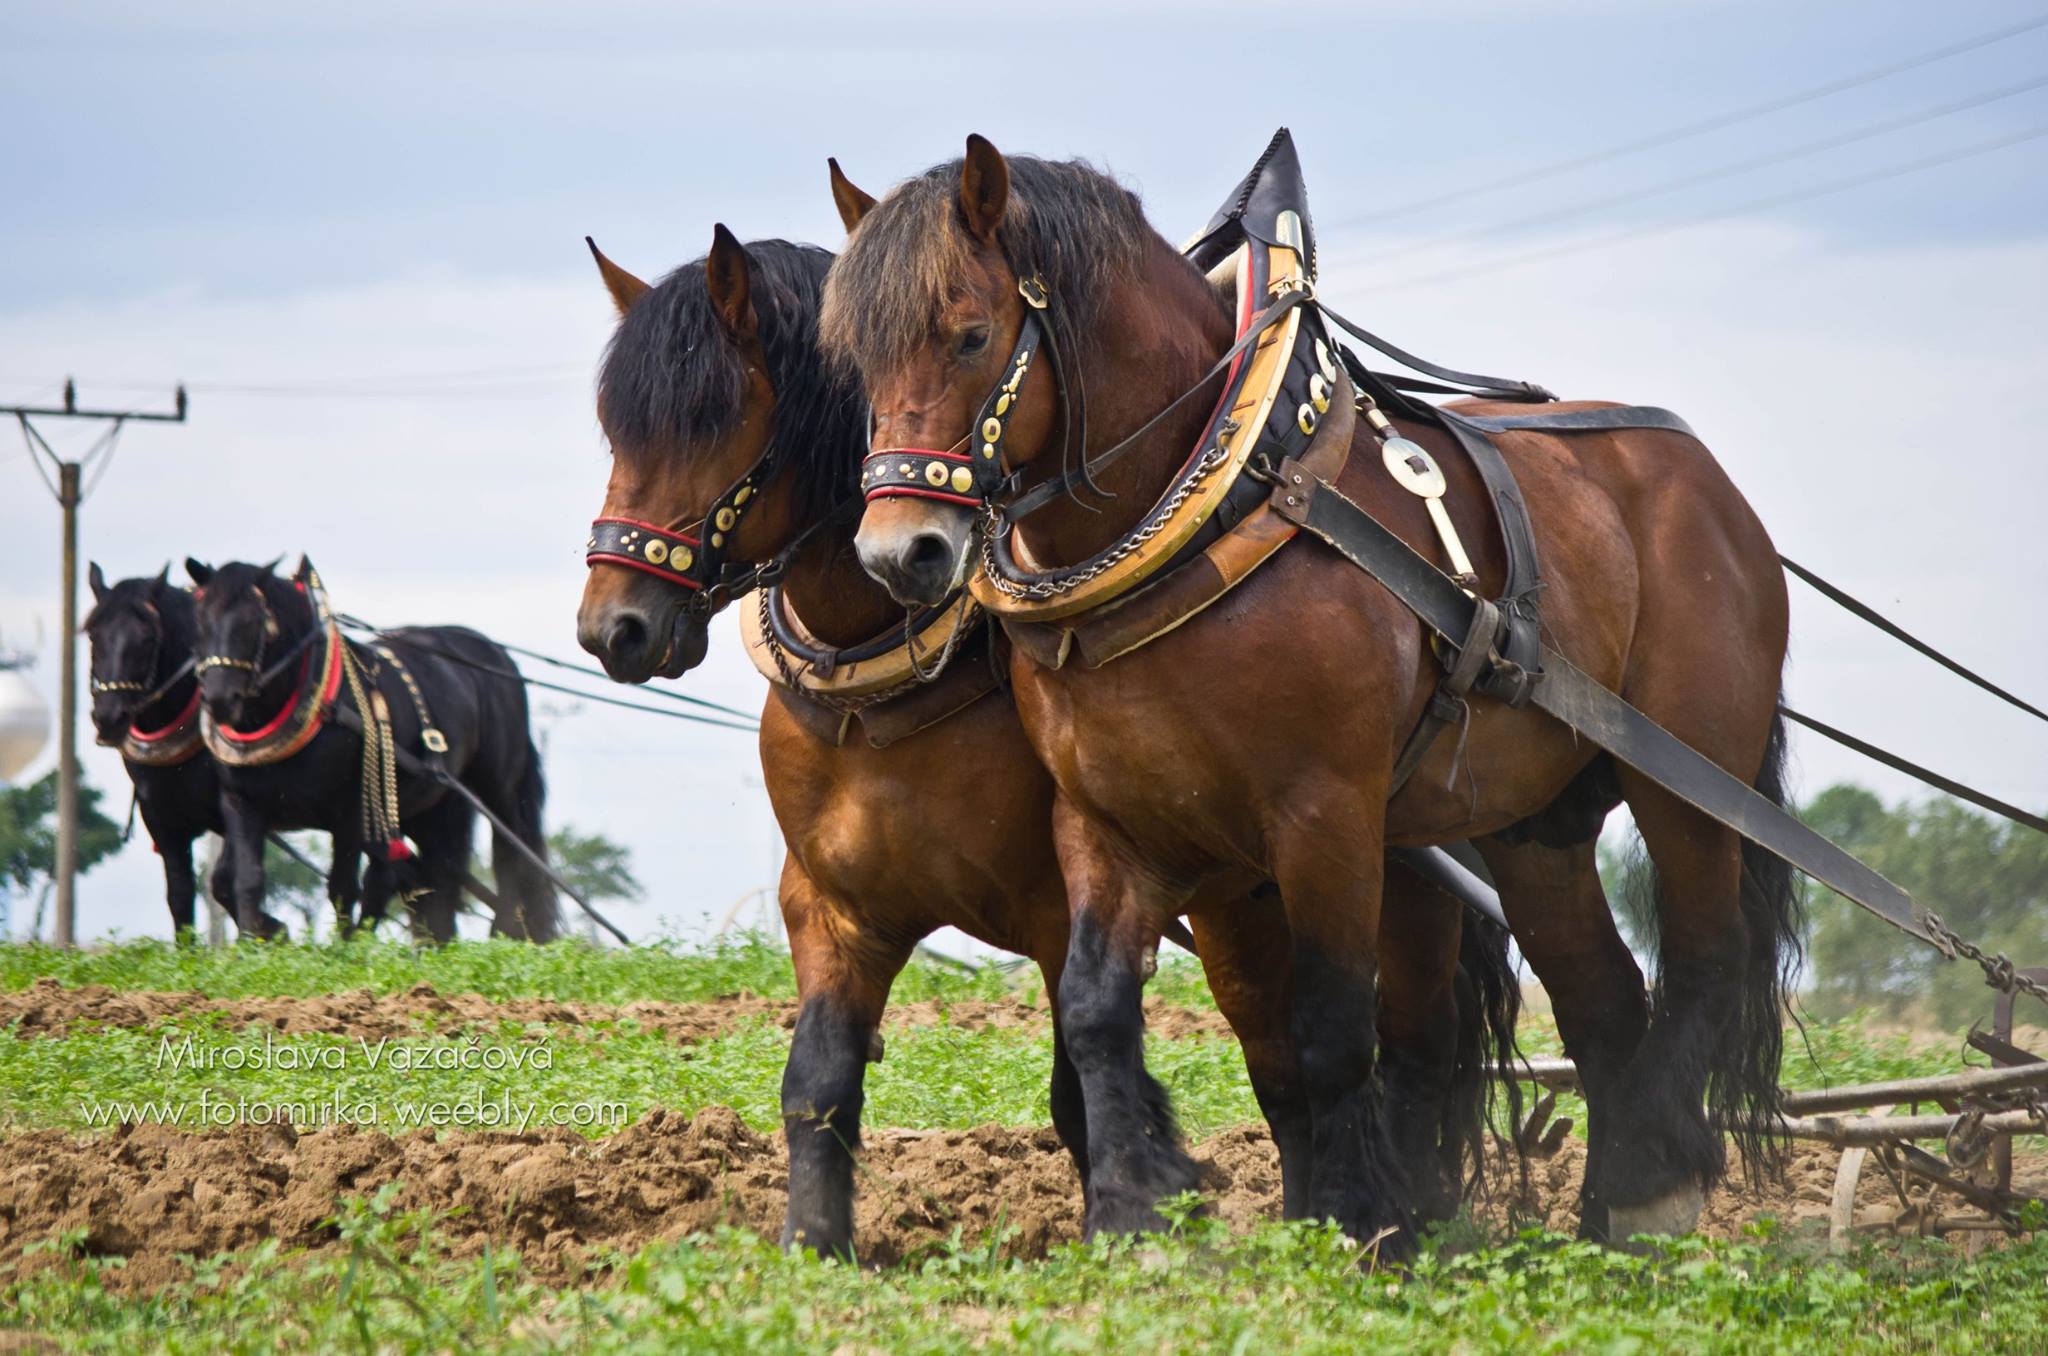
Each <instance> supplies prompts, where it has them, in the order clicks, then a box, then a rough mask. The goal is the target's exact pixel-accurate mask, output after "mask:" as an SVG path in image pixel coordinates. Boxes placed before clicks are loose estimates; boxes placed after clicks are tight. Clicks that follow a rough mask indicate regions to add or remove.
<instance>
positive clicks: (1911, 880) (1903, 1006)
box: [1800, 784, 2048, 1028]
mask: <svg viewBox="0 0 2048 1356" xmlns="http://www.w3.org/2000/svg"><path fill="white" fill-rule="evenodd" d="M1800 814H1801V817H1802V818H1804V819H1805V820H1806V822H1807V823H1809V824H1811V825H1812V826H1813V827H1814V828H1815V829H1817V830H1818V831H1819V832H1821V833H1822V834H1825V835H1826V836H1827V837H1829V838H1831V839H1833V840H1834V841H1835V842H1837V843H1839V844H1841V846H1842V847H1843V848H1844V849H1846V850H1847V851H1848V852H1849V853H1850V854H1851V855H1853V856H1855V857H1857V858H1859V859H1861V860H1862V861H1863V862H1865V863H1867V864H1868V865H1869V866H1870V867H1871V868H1872V869H1873V870H1876V871H1878V872H1880V873H1882V874H1883V875H1885V876H1887V877H1889V878H1890V879H1892V880H1893V881H1895V882H1897V883H1898V884H1899V885H1900V886H1901V887H1903V888H1904V889H1905V890H1906V891H1907V892H1908V893H1910V894H1911V895H1912V896H1913V897H1914V898H1915V899H1917V900H1920V901H1921V902H1922V903H1924V904H1926V905H1927V907H1928V908H1930V909H1933V910H1934V911H1935V912H1937V913H1939V914H1940V915H1941V916H1942V918H1943V920H1944V921H1946V922H1947V923H1948V925H1949V926H1950V927H1952V928H1954V929H1955V930H1956V931H1957V932H1959V933H1961V934H1962V935H1963V936H1965V937H1968V938H1969V939H1970V940H1972V941H1974V942H1976V943H1977V944H1978V945H1980V946H1982V947H1985V948H1986V949H1987V950H1995V951H2003V952H2005V953H2006V954H2007V955H2009V956H2011V957H2012V958H2013V960H2014V961H2016V962H2017V963H2019V964H2021V965H2044V964H2048V835H2043V834H2040V833H2037V832H2035V831H2034V830H2032V829H2029V828H2025V827H2022V826H2020V825H2017V824H2011V823H2008V822H2006V821H2005V820H2002V819H1997V818H1994V817H1992V816H1991V815H1988V814H1982V813H1979V812H1978V811H1976V810H1974V809H1971V808H1970V807H1969V806H1967V805H1965V804H1963V803H1962V802H1961V801H1957V800H1954V799H1951V798H1949V797H1947V796H1934V797H1930V798H1928V799H1926V800H1921V801H1900V802H1898V803H1897V804H1894V805H1889V806H1888V805H1886V804H1885V803H1884V801H1882V800H1881V799H1879V798H1878V797H1877V796H1875V795H1873V794H1872V793H1871V792H1869V791H1867V790H1865V789H1863V788H1862V787H1860V786H1853V785H1848V784H1843V785H1838V786H1831V787H1829V788H1828V789H1827V790H1825V791H1823V792H1821V793H1820V794H1819V795H1817V796H1815V797H1814V798H1813V799H1812V800H1810V801H1808V802H1807V803H1806V806H1805V807H1804V809H1802V810H1801V811H1800ZM1805 888H1806V903H1807V913H1808V923H1809V929H1810V930H1809V934H1808V935H1809V938H1810V941H1809V961H1808V963H1809V971H1810V974H1809V984H1810V992H1809V1002H1810V1006H1811V1007H1812V1008H1813V1009H1814V1011H1816V1012H1818V1013H1820V1014H1822V1015H1824V1016H1835V1015H1840V1014H1843V1013H1846V1012H1850V1011H1854V1010H1856V1009H1858V1008H1877V1009H1879V1010H1881V1011H1884V1012H1887V1013H1892V1014H1897V1015H1899V1016H1902V1017H1908V1016H1910V1017H1913V1018H1917V1019H1920V1020H1925V1021H1931V1022H1934V1023H1937V1024H1939V1025H1941V1026H1943V1027H1948V1028H1954V1027H1958V1026H1963V1025H1967V1024H1968V1023H1969V1022H1971V1021H1973V1020H1977V1019H1980V1018H1985V1017H1988V1016H1989V1014H1990V1010H1991V1002H1992V997H1993V991H1992V990H1991V989H1989V988H1988V987H1986V986H1985V984H1984V980H1983V974H1982V972H1981V971H1980V970H1978V968H1977V967H1976V966H1975V965H1973V964H1971V963H1969V962H1968V961H1957V962H1949V961H1945V960H1943V959H1942V958H1941V956H1940V955H1939V954H1938V953H1937V952H1935V951H1934V950H1933V949H1932V948H1931V947H1928V946H1925V945H1923V944H1921V943H1919V942H1916V941H1914V940H1913V939H1912V938H1910V937H1907V936H1906V935H1905V934H1903V933H1901V932H1898V931H1896V930H1894V929H1892V928H1889V927H1886V926H1885V925H1884V924H1883V923H1881V922H1879V921H1878V920H1877V919H1875V918H1873V917H1871V916H1870V915H1869V914H1868V913H1866V912H1865V911H1864V910H1862V909H1860V908H1858V907H1857V906H1856V905H1854V904H1851V903H1850V902H1849V901H1848V900H1846V899H1843V898H1842V897H1841V896H1840V895H1837V894H1835V893H1834V892H1833V891H1831V890H1828V889H1826V888H1825V887H1822V886H1817V885H1813V884H1812V883H1811V882H1808V883H1807V885H1806V887H1805Z"/></svg>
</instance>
